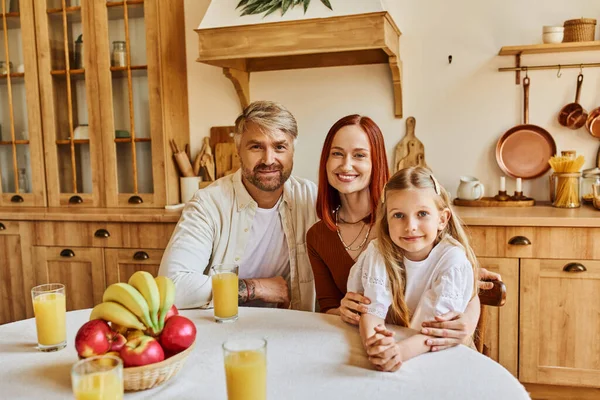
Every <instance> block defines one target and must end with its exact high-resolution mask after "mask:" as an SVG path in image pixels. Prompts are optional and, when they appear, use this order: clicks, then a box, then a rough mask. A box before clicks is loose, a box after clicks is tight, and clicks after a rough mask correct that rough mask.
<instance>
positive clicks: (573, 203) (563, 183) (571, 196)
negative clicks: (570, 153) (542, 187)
mask: <svg viewBox="0 0 600 400" xmlns="http://www.w3.org/2000/svg"><path fill="white" fill-rule="evenodd" d="M580 180H581V172H555V173H553V174H552V175H550V201H552V206H553V207H558V208H577V207H579V206H581V202H580V200H579V199H580V198H579V185H580Z"/></svg>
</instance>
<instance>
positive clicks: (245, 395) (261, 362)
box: [223, 339, 267, 400]
mask: <svg viewBox="0 0 600 400" xmlns="http://www.w3.org/2000/svg"><path fill="white" fill-rule="evenodd" d="M223 357H224V361H225V378H226V381H227V399H228V400H266V398H267V341H266V339H232V340H228V341H226V342H224V343H223Z"/></svg>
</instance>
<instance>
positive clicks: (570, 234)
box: [468, 226, 600, 260]
mask: <svg viewBox="0 0 600 400" xmlns="http://www.w3.org/2000/svg"><path fill="white" fill-rule="evenodd" d="M468 232H469V233H470V237H471V244H472V246H473V249H474V250H475V254H477V256H479V257H508V258H562V259H568V258H575V259H583V260H594V259H596V260H597V259H600V246H594V243H600V228H564V227H551V228H548V227H543V228H535V227H522V226H508V227H498V226H471V227H468Z"/></svg>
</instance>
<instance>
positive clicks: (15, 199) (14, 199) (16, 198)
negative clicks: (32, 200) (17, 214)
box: [10, 194, 25, 203]
mask: <svg viewBox="0 0 600 400" xmlns="http://www.w3.org/2000/svg"><path fill="white" fill-rule="evenodd" d="M10 201H11V203H22V202H24V201H25V200H23V197H21V196H19V195H18V194H15V195H14V196H13V197H11V198H10Z"/></svg>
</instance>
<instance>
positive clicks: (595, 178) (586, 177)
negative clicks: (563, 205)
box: [581, 168, 600, 204]
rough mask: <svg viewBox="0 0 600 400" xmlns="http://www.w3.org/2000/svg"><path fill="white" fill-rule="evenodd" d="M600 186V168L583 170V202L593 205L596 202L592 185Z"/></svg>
mask: <svg viewBox="0 0 600 400" xmlns="http://www.w3.org/2000/svg"><path fill="white" fill-rule="evenodd" d="M594 184H596V185H600V168H590V169H585V170H583V178H582V179H581V200H582V201H583V202H584V203H590V204H591V203H592V201H593V200H594V190H593V188H592V185H594Z"/></svg>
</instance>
